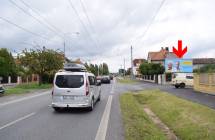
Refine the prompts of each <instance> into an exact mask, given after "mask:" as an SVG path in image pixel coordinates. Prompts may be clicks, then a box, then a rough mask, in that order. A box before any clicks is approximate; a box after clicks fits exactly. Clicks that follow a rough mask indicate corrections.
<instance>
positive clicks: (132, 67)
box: [131, 46, 134, 79]
mask: <svg viewBox="0 0 215 140" xmlns="http://www.w3.org/2000/svg"><path fill="white" fill-rule="evenodd" d="M133 69H134V65H133V47H132V46H131V79H134V73H133Z"/></svg>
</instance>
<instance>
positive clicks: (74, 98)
mask: <svg viewBox="0 0 215 140" xmlns="http://www.w3.org/2000/svg"><path fill="white" fill-rule="evenodd" d="M68 65H69V64H67V66H66V67H65V70H61V71H60V72H57V73H56V74H55V77H54V82H53V83H54V87H53V91H52V107H53V108H54V109H55V111H60V109H61V108H83V107H84V108H89V109H90V110H93V108H94V104H95V103H96V101H100V98H101V87H100V85H101V83H97V80H96V77H95V76H94V74H92V73H90V72H87V71H86V69H85V68H84V67H82V66H80V65H79V64H73V65H70V66H68Z"/></svg>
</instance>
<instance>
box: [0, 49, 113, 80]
mask: <svg viewBox="0 0 215 140" xmlns="http://www.w3.org/2000/svg"><path fill="white" fill-rule="evenodd" d="M63 64H64V55H63V54H62V53H59V52H56V51H54V50H52V49H46V48H45V47H44V48H43V49H31V50H27V49H25V50H23V51H22V52H21V53H20V54H19V55H18V56H17V58H14V57H13V56H12V54H11V53H10V52H9V51H8V50H7V49H6V48H1V49H0V77H7V76H22V77H27V76H31V75H32V74H38V75H39V84H42V83H46V82H52V80H53V77H54V74H55V73H56V72H57V71H58V70H59V69H62V68H63ZM85 67H86V68H87V70H88V71H91V72H92V73H93V74H95V75H96V76H97V75H98V74H99V75H108V74H109V69H108V65H107V64H106V63H103V64H100V65H97V64H87V63H85Z"/></svg>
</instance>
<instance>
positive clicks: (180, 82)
mask: <svg viewBox="0 0 215 140" xmlns="http://www.w3.org/2000/svg"><path fill="white" fill-rule="evenodd" d="M172 85H174V86H175V88H179V87H180V88H185V87H186V86H193V74H192V73H175V74H174V75H173V79H172Z"/></svg>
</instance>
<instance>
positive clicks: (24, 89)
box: [5, 83, 52, 95]
mask: <svg viewBox="0 0 215 140" xmlns="http://www.w3.org/2000/svg"><path fill="white" fill-rule="evenodd" d="M51 87H52V85H51V84H42V85H40V86H39V85H38V84H37V83H29V84H21V85H17V86H16V87H12V88H7V89H6V92H5V94H6V95H9V94H25V93H30V92H33V91H36V90H40V89H49V88H51Z"/></svg>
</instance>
